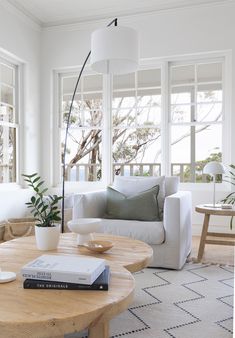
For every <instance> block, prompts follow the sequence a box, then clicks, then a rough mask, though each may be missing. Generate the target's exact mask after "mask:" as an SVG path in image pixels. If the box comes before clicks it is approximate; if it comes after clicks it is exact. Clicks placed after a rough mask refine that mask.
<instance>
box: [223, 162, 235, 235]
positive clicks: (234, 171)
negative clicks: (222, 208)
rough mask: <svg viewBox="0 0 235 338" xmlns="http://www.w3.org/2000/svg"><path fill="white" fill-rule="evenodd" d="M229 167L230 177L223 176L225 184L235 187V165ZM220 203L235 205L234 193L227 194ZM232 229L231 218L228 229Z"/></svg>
mask: <svg viewBox="0 0 235 338" xmlns="http://www.w3.org/2000/svg"><path fill="white" fill-rule="evenodd" d="M229 167H230V168H231V169H230V170H229V174H230V176H225V178H226V179H225V180H223V181H225V182H229V183H230V184H232V185H234V186H235V165H234V164H230V165H229ZM221 202H222V203H228V204H232V205H234V204H235V191H233V192H231V193H230V194H228V195H227V196H226V197H225V198H224V199H222V200H221ZM232 227H233V216H232V217H231V219H230V229H231V230H232Z"/></svg>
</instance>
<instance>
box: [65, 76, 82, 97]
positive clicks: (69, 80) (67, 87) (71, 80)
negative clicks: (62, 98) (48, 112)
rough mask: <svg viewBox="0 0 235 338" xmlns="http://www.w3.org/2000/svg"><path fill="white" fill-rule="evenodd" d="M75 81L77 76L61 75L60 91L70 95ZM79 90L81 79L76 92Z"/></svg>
mask: <svg viewBox="0 0 235 338" xmlns="http://www.w3.org/2000/svg"><path fill="white" fill-rule="evenodd" d="M76 82H77V77H76V76H75V77H63V78H62V91H63V94H70V95H72V94H73V92H74V89H75V85H76ZM80 91H81V81H80V82H79V84H78V88H77V92H80Z"/></svg>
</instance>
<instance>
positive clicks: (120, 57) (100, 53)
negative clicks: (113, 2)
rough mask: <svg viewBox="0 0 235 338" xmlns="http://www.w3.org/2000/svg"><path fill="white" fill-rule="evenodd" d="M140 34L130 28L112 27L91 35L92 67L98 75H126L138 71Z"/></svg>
mask: <svg viewBox="0 0 235 338" xmlns="http://www.w3.org/2000/svg"><path fill="white" fill-rule="evenodd" d="M138 63H139V39H138V33H137V32H136V31H135V30H134V29H132V28H129V27H120V26H111V27H106V28H102V29H98V30H96V31H94V32H93V33H92V35H91V67H92V68H93V69H94V70H95V71H96V72H98V73H103V74H125V73H132V72H134V71H136V70H137V68H138Z"/></svg>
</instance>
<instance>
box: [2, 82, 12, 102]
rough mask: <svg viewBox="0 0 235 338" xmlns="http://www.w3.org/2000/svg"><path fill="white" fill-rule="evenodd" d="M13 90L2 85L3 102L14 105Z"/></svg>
mask: <svg viewBox="0 0 235 338" xmlns="http://www.w3.org/2000/svg"><path fill="white" fill-rule="evenodd" d="M13 95H14V94H13V88H11V87H8V86H4V85H3V84H2V85H1V102H3V103H6V104H10V105H11V106H13V105H14V96H13Z"/></svg>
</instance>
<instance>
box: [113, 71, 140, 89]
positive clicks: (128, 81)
mask: <svg viewBox="0 0 235 338" xmlns="http://www.w3.org/2000/svg"><path fill="white" fill-rule="evenodd" d="M125 88H127V89H134V88H135V73H131V74H124V75H114V76H113V89H114V90H115V89H125Z"/></svg>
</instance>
